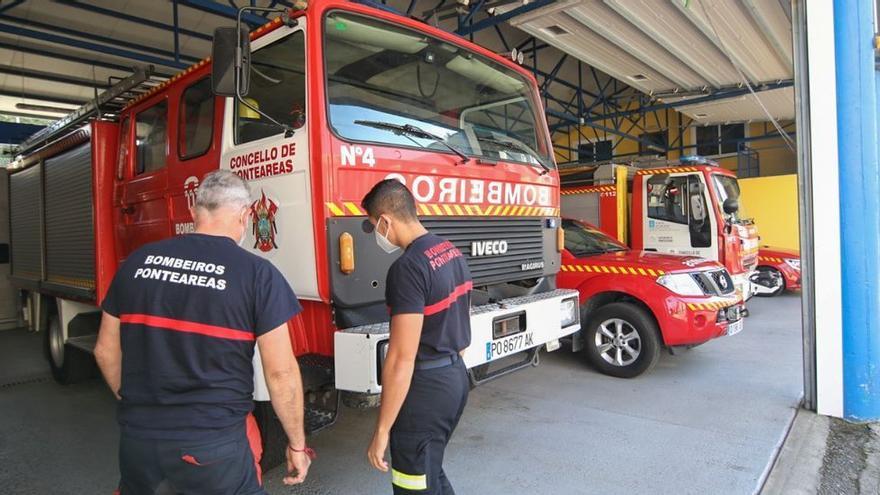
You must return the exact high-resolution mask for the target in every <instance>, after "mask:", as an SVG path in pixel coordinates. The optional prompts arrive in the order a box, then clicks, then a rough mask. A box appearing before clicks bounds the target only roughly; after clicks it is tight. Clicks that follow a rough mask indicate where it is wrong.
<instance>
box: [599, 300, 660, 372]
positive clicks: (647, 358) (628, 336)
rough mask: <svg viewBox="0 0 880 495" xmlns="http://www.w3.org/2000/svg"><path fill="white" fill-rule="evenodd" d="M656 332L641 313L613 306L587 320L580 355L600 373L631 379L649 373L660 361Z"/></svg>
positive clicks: (637, 309)
mask: <svg viewBox="0 0 880 495" xmlns="http://www.w3.org/2000/svg"><path fill="white" fill-rule="evenodd" d="M659 335H660V332H659V331H658V329H657V323H655V322H654V319H653V318H652V317H651V315H650V314H648V313H647V312H646V311H645V310H644V309H642V308H640V307H638V306H636V305H634V304H630V303H624V302H616V303H611V304H608V305H606V306H602V307H600V308H599V309H597V310H595V311H594V312H593V314H592V315H591V316H590V318H589V320H588V323H587V326H586V330H585V333H584V354H585V355H586V358H587V361H589V362H590V364H592V365H593V366H594V367H595V368H596V369H598V370H599V371H600V372H602V373H604V374H606V375H610V376H616V377H618V378H633V377H636V376H639V375H641V374H642V373H645V372H646V371H649V370H650V369H651V368H653V367H654V365H655V364H657V360H658V359H659V358H660V347H661V344H660V337H659Z"/></svg>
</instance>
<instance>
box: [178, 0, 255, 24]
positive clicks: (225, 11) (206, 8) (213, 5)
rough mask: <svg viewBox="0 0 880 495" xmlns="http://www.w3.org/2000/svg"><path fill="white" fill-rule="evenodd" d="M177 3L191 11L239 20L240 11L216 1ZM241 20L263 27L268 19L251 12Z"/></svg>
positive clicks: (244, 13)
mask: <svg viewBox="0 0 880 495" xmlns="http://www.w3.org/2000/svg"><path fill="white" fill-rule="evenodd" d="M177 3H179V4H180V5H185V6H187V7H189V8H191V9H195V10H200V11H202V12H207V13H209V14H214V15H217V16H220V17H225V18H227V19H233V20H234V19H237V18H238V9H236V8H235V7H233V6H231V5H229V4H224V3H220V2H215V1H214V0H177ZM241 20H242V21H244V22H246V23H248V24H250V25H251V26H262V25H263V24H265V23H266V19H265V18H264V17H260V16H258V15H256V14H252V13H250V12H243V13H242V15H241Z"/></svg>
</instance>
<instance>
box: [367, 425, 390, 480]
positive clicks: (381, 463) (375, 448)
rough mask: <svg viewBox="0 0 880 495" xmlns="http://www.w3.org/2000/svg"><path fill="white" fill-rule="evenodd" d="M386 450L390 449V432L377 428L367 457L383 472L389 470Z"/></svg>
mask: <svg viewBox="0 0 880 495" xmlns="http://www.w3.org/2000/svg"><path fill="white" fill-rule="evenodd" d="M386 450H388V433H383V432H380V431H379V430H376V433H374V434H373V441H372V442H370V446H369V448H367V459H369V460H370V464H372V465H373V467H374V468H376V469H378V470H379V471H382V472H383V473H387V472H388V462H386V461H385V451H386Z"/></svg>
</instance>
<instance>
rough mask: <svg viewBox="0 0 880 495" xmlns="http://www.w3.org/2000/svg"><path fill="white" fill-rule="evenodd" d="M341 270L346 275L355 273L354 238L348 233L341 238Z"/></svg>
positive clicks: (344, 233)
mask: <svg viewBox="0 0 880 495" xmlns="http://www.w3.org/2000/svg"><path fill="white" fill-rule="evenodd" d="M339 270H341V271H342V273H344V274H346V275H348V274H350V273H352V272H354V238H353V237H352V236H351V234H349V233H348V232H343V233H342V235H340V236H339Z"/></svg>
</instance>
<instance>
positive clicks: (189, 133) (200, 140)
mask: <svg viewBox="0 0 880 495" xmlns="http://www.w3.org/2000/svg"><path fill="white" fill-rule="evenodd" d="M169 98H171V99H172V100H173V101H176V102H177V105H174V106H173V108H172V112H171V115H170V118H171V121H172V122H174V123H175V126H174V129H173V130H172V132H171V136H172V139H171V141H172V146H171V149H172V152H171V157H170V159H169V166H168V168H169V170H168V196H169V202H168V205H169V217H170V219H171V224H172V227H173V229H172V230H173V233H174V235H179V234H186V233H188V232H193V231H194V230H195V225H194V224H193V218H192V215H191V214H190V208H192V207H193V206H194V205H195V200H196V190H197V189H198V187H199V184H200V182H201V180H202V178H204V176H205V174H207V173H208V172H210V171H212V170H216V169H217V167H218V161H219V159H220V134H221V128H222V122H221V120H222V119H221V118H219V117H221V116H222V115H223V99H222V98H217V97H215V96H214V93H213V92H212V91H211V76H210V75H205V76H204V77H201V78H199V79H196V80H194V81H192V82H189V83H188V84H187V85H186V86H184V87H183V88H181V89H180V90H179V91H172V92H170V94H169ZM215 116H216V117H218V118H215Z"/></svg>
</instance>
